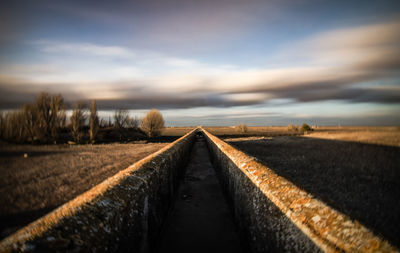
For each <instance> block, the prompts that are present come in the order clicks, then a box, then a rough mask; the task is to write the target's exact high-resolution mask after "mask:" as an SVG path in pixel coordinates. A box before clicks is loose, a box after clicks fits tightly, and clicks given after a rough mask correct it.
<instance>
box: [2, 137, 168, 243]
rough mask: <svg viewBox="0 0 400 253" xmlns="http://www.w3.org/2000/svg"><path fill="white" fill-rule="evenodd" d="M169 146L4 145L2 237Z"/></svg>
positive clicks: (149, 144)
mask: <svg viewBox="0 0 400 253" xmlns="http://www.w3.org/2000/svg"><path fill="white" fill-rule="evenodd" d="M165 145H167V143H148V144H104V145H11V144H2V145H0V196H1V197H0V207H1V208H0V221H1V227H0V229H1V237H4V236H6V235H8V234H9V233H11V232H13V231H15V230H16V229H17V228H19V227H21V226H23V225H26V224H27V223H29V222H31V221H33V220H35V219H37V218H39V217H41V216H42V215H44V214H46V213H48V212H49V211H51V210H53V209H54V208H56V207H58V206H60V205H61V204H63V203H65V202H67V201H69V200H71V199H72V198H74V197H75V196H77V195H79V194H81V193H83V192H85V191H86V190H89V189H90V188H92V187H93V186H95V185H97V184H99V183H100V182H102V181H104V180H105V179H106V178H108V177H110V176H112V175H114V174H116V173H117V172H118V171H120V170H122V169H125V168H127V167H128V166H129V165H131V164H133V163H134V162H136V161H138V160H140V159H142V158H144V157H146V156H147V155H149V154H151V153H153V152H155V151H157V150H159V149H160V148H162V147H164V146H165Z"/></svg>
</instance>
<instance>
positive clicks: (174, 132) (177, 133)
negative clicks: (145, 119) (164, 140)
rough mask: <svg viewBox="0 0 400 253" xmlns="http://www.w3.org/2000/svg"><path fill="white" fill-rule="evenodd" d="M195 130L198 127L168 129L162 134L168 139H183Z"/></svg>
mask: <svg viewBox="0 0 400 253" xmlns="http://www.w3.org/2000/svg"><path fill="white" fill-rule="evenodd" d="M195 128H196V127H166V128H164V129H163V131H162V133H161V134H162V136H166V137H169V136H171V137H181V136H183V135H185V134H187V133H188V132H190V131H192V130H193V129H195Z"/></svg>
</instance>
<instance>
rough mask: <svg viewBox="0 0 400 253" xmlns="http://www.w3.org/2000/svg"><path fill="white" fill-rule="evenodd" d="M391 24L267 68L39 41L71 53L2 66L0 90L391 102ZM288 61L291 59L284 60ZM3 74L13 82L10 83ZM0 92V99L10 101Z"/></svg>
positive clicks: (319, 38) (323, 41)
mask: <svg viewBox="0 0 400 253" xmlns="http://www.w3.org/2000/svg"><path fill="white" fill-rule="evenodd" d="M398 30H400V22H399V21H393V22H389V23H381V24H373V25H364V26H359V27H352V28H347V29H337V30H333V31H327V32H323V33H320V34H317V35H315V36H313V37H311V38H309V39H307V40H304V41H301V42H297V43H295V44H292V45H291V47H290V48H288V49H287V50H286V49H285V50H283V51H285V52H286V53H281V54H278V55H277V56H276V57H278V58H280V59H281V60H282V61H286V62H285V64H283V66H275V67H274V68H243V67H239V66H232V65H219V64H211V63H203V62H200V61H198V60H196V59H190V58H189V59H186V58H180V57H174V56H170V55H165V54H160V53H157V52H151V51H140V50H134V49H131V48H127V47H121V46H112V45H111V46H109V45H97V44H91V43H78V42H77V43H64V42H55V41H49V40H43V41H37V42H36V43H35V45H36V46H37V47H39V48H40V49H41V50H42V52H45V53H46V54H53V53H55V52H58V53H65V54H75V55H77V57H72V60H71V59H70V60H69V61H67V60H66V59H65V58H62V57H60V58H59V59H58V60H57V62H56V63H54V61H56V60H54V58H52V62H51V64H50V63H46V62H42V63H40V64H38V65H36V66H35V65H25V66H20V65H18V66H14V67H13V66H8V68H5V67H3V68H1V69H0V74H2V75H3V79H2V80H0V81H2V82H1V83H0V88H1V89H3V91H4V92H2V94H6V95H7V93H12V94H14V95H13V97H15V101H22V100H23V97H24V95H23V94H24V92H27V93H29V94H31V93H32V92H33V91H35V92H36V91H39V90H41V89H43V90H52V91H56V92H61V93H63V94H64V93H65V94H67V95H66V96H68V97H69V96H70V95H68V94H71V99H72V100H73V99H97V100H98V101H99V105H100V106H101V107H102V108H106V109H112V108H113V107H114V108H118V107H124V108H152V107H160V108H190V107H203V106H216V107H229V106H241V105H259V104H266V103H269V102H271V101H275V100H281V99H288V100H290V101H293V102H313V101H325V100H343V101H348V102H372V103H392V104H398V103H400V95H399V91H400V88H399V84H400V83H399V82H400V73H399V70H400V35H399V34H398ZM288 54H289V55H290V57H291V58H287V57H289V56H288ZM82 55H85V56H84V57H82ZM98 56H101V57H100V59H99V58H98ZM115 58H116V59H115ZM291 61H293V62H296V64H293V65H292V66H290V62H291ZM298 62H301V64H298ZM6 67H7V66H6ZM10 80H20V81H18V82H19V84H18V85H16V84H15V83H16V82H15V81H12V82H11V81H10ZM388 82H390V83H391V85H389V86H387V85H386V84H387V83H388ZM12 83H14V84H12ZM383 84H385V85H386V86H383ZM18 94H20V95H18ZM72 94H74V96H72ZM6 95H3V97H2V99H5V100H4V101H10V102H12V101H11V100H10V99H7V96H6ZM18 96H19V98H18V99H17V98H16V97H18ZM5 104H6V102H3V105H2V106H3V107H4V106H5ZM14 104H15V103H14Z"/></svg>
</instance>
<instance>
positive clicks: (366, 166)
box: [229, 137, 400, 246]
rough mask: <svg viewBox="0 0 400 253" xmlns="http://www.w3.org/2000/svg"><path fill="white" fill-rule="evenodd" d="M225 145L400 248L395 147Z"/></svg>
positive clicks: (295, 141) (294, 141)
mask: <svg viewBox="0 0 400 253" xmlns="http://www.w3.org/2000/svg"><path fill="white" fill-rule="evenodd" d="M229 143H230V144H232V145H234V146H236V147H237V148H239V149H240V150H242V151H244V152H245V153H247V154H249V155H251V156H254V157H256V158H257V159H259V160H260V161H261V162H262V163H264V164H265V165H267V166H268V167H269V168H270V169H272V170H274V171H275V172H277V173H278V174H279V175H281V176H284V177H285V178H287V179H289V180H290V181H292V182H293V183H295V184H296V185H297V186H299V187H300V188H302V189H304V190H306V191H308V192H310V193H312V194H313V195H314V196H316V197H317V198H319V199H321V200H322V201H324V202H325V203H327V204H328V205H330V206H332V207H334V208H336V209H337V210H339V211H341V212H343V213H345V214H347V215H349V216H350V217H351V218H353V219H356V220H358V221H360V222H361V223H363V224H364V225H366V226H367V227H369V228H371V229H372V230H373V231H374V232H375V233H377V234H379V235H382V236H383V237H384V238H386V239H388V240H389V241H391V242H392V243H393V244H395V245H397V246H400V237H399V235H400V215H399V214H400V201H399V196H400V148H399V147H391V146H383V145H375V144H366V143H356V142H349V141H338V140H327V139H315V138H310V137H307V138H306V137H276V138H269V139H260V140H254V139H253V140H243V139H242V140H237V141H235V140H233V139H231V140H230V141H229Z"/></svg>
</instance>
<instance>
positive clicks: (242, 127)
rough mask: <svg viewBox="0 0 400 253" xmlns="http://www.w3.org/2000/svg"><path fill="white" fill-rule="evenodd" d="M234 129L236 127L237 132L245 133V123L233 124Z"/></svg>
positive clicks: (246, 129)
mask: <svg viewBox="0 0 400 253" xmlns="http://www.w3.org/2000/svg"><path fill="white" fill-rule="evenodd" d="M235 129H236V131H238V132H239V133H247V131H248V128H247V125H246V124H244V123H242V124H239V125H236V126H235Z"/></svg>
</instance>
